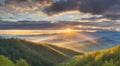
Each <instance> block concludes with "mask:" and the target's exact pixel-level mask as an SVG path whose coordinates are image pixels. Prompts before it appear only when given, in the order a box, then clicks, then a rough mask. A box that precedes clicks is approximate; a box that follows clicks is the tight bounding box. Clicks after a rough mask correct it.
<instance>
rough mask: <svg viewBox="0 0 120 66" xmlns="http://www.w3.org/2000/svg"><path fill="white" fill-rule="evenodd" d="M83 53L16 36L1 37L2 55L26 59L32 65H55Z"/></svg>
mask: <svg viewBox="0 0 120 66" xmlns="http://www.w3.org/2000/svg"><path fill="white" fill-rule="evenodd" d="M81 54H83V53H81V52H78V51H75V50H71V49H67V48H63V47H58V46H53V45H48V44H42V43H33V42H29V41H25V40H21V39H14V38H11V39H0V55H4V56H6V57H8V58H10V59H11V60H12V61H14V62H16V60H18V59H25V60H26V61H27V62H28V63H29V64H30V65H31V66H53V65H54V64H56V63H60V62H63V61H64V60H67V59H70V58H71V57H73V56H75V55H81Z"/></svg>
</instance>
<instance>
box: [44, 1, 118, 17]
mask: <svg viewBox="0 0 120 66" xmlns="http://www.w3.org/2000/svg"><path fill="white" fill-rule="evenodd" d="M118 4H120V1H119V0H59V1H57V2H55V3H53V4H52V5H51V6H49V7H46V8H45V9H44V12H45V13H47V15H50V16H51V15H54V14H60V13H62V12H67V11H80V12H82V13H90V14H93V15H103V16H104V15H105V16H104V17H106V18H112V17H110V14H106V13H107V12H109V10H111V11H113V12H115V11H117V10H118V11H119V14H120V9H119V8H118V7H120V5H118ZM116 5H117V6H116ZM114 16H115V17H120V16H119V15H114Z"/></svg>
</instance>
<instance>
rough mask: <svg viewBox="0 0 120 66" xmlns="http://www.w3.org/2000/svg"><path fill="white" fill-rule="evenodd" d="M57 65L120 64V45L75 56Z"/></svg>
mask: <svg viewBox="0 0 120 66" xmlns="http://www.w3.org/2000/svg"><path fill="white" fill-rule="evenodd" d="M56 66H120V45H118V46H115V47H112V48H108V49H104V50H98V51H94V52H89V53H86V54H84V55H80V56H75V57H73V58H72V59H71V60H68V61H66V62H63V63H61V64H57V65H56Z"/></svg>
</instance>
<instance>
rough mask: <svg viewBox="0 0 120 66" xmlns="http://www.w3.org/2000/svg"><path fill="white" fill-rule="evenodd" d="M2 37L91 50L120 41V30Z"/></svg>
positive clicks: (79, 49)
mask: <svg viewBox="0 0 120 66" xmlns="http://www.w3.org/2000/svg"><path fill="white" fill-rule="evenodd" d="M0 36H1V37H2V38H12V37H14V38H20V39H26V40H29V41H33V42H37V43H48V44H51V45H57V46H62V47H67V48H71V49H74V50H78V51H83V52H90V51H94V50H100V49H104V48H109V47H112V46H115V45H117V44H119V43H120V37H119V36H120V32H118V31H97V32H73V33H71V34H68V33H52V34H35V35H33V34H30V35H26V34H25V35H13V34H12V35H9V34H8V35H6V34H4V35H3V34H2V35H0Z"/></svg>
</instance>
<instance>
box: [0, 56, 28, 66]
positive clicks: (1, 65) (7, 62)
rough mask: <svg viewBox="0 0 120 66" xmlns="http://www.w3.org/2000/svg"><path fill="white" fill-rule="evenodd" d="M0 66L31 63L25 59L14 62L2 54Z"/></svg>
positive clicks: (20, 65) (17, 65)
mask: <svg viewBox="0 0 120 66" xmlns="http://www.w3.org/2000/svg"><path fill="white" fill-rule="evenodd" d="M0 66H29V64H28V63H27V62H26V61H25V60H23V59H20V60H17V61H16V63H14V62H13V61H11V60H10V59H9V58H7V57H5V56H3V55H0Z"/></svg>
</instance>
